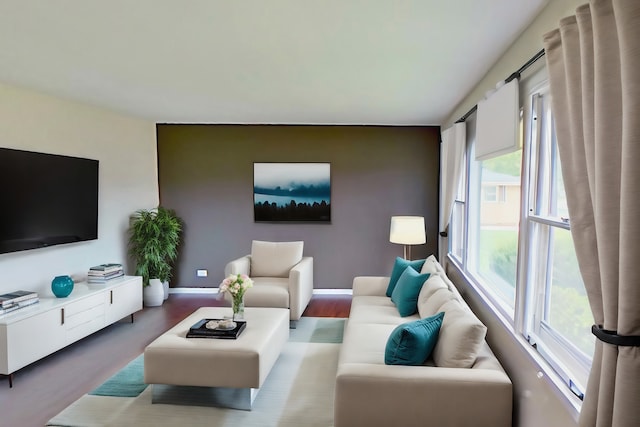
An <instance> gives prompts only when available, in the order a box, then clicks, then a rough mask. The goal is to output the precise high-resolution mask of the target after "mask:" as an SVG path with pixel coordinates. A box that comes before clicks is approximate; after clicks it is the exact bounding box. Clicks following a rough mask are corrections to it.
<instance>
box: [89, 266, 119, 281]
mask: <svg viewBox="0 0 640 427" xmlns="http://www.w3.org/2000/svg"><path fill="white" fill-rule="evenodd" d="M120 276H124V269H123V268H122V264H100V265H96V266H95V267H91V268H90V269H89V273H88V274H87V282H89V283H107V282H108V281H109V280H112V279H115V278H116V277H120Z"/></svg>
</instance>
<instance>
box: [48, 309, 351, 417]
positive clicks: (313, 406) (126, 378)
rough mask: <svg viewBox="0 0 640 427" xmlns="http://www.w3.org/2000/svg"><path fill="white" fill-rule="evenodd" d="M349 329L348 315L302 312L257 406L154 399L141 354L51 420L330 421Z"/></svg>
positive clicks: (257, 401)
mask: <svg viewBox="0 0 640 427" xmlns="http://www.w3.org/2000/svg"><path fill="white" fill-rule="evenodd" d="M343 330H344V319H329V318H315V317H303V318H301V319H300V321H299V322H298V325H297V328H296V329H291V330H290V338H289V341H288V342H287V343H286V344H285V347H284V349H283V351H282V353H281V355H280V357H279V358H278V361H277V362H276V364H275V365H274V367H273V368H272V370H271V372H270V373H269V376H268V377H267V379H266V381H265V383H264V384H263V386H262V388H261V389H260V392H259V393H258V395H257V397H256V399H255V401H254V405H253V409H252V410H251V411H243V410H235V409H223V408H212V407H203V406H180V405H165V404H151V387H147V385H146V384H144V382H143V381H142V370H143V363H144V361H143V357H142V355H141V356H139V357H137V358H136V359H134V360H133V361H131V362H130V363H129V364H127V365H126V366H125V367H124V368H123V369H122V370H121V371H120V372H118V373H116V374H115V375H114V376H113V377H111V378H110V379H109V380H107V381H106V382H105V383H104V384H102V385H101V386H100V387H98V388H96V389H95V390H93V391H92V392H91V393H90V394H87V395H85V396H83V397H81V398H80V399H79V400H77V401H76V402H74V403H73V404H71V406H69V407H68V408H66V409H65V410H63V411H62V412H61V413H60V414H58V415H56V416H55V417H54V418H52V419H51V420H50V421H49V423H48V424H47V425H48V426H64V427H93V426H176V425H182V426H193V427H198V426H221V427H231V426H239V425H242V426H248V427H259V426H260V427H264V426H274V427H275V426H278V427H294V426H295V427H299V426H311V427H316V426H317V427H330V426H332V425H333V396H334V385H335V375H336V370H337V364H338V353H339V348H340V343H341V342H342V333H343Z"/></svg>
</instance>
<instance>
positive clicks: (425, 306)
mask: <svg viewBox="0 0 640 427" xmlns="http://www.w3.org/2000/svg"><path fill="white" fill-rule="evenodd" d="M455 298H456V297H455V295H454V294H453V292H451V291H450V290H449V289H448V288H443V289H437V290H436V291H435V292H434V293H432V294H431V296H430V297H429V298H427V299H426V300H424V301H420V299H418V312H419V313H420V317H429V316H433V315H434V314H436V313H438V312H440V311H442V307H443V306H444V304H445V303H446V302H448V301H451V300H455Z"/></svg>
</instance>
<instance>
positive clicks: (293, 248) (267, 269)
mask: <svg viewBox="0 0 640 427" xmlns="http://www.w3.org/2000/svg"><path fill="white" fill-rule="evenodd" d="M303 247H304V242H262V241H260V240H254V241H253V242H252V243H251V276H264V277H289V271H290V270H291V269H292V268H293V267H294V266H295V265H296V264H298V263H299V262H300V261H301V260H302V251H303Z"/></svg>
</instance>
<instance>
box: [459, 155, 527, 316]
mask: <svg viewBox="0 0 640 427" xmlns="http://www.w3.org/2000/svg"><path fill="white" fill-rule="evenodd" d="M472 151H473V147H472ZM471 157H472V158H473V155H472V156H471ZM521 165H522V149H520V150H518V151H515V152H513V153H509V154H504V155H502V156H499V157H495V158H493V159H489V160H484V161H475V160H472V161H471V162H470V175H469V176H470V179H469V208H468V209H469V215H468V221H469V232H468V235H469V240H468V245H469V254H468V267H469V271H470V272H471V273H472V275H473V277H474V279H476V280H477V281H478V282H479V284H480V285H481V286H482V288H483V289H484V290H485V291H487V296H488V297H489V298H491V299H492V300H493V301H494V303H496V305H498V306H500V307H502V309H503V311H504V314H507V315H508V316H509V317H513V310H514V305H515V290H516V270H517V259H518V233H519V223H520V171H521ZM507 185H509V191H510V196H511V197H510V198H509V199H510V200H511V201H512V202H511V203H497V202H499V201H502V202H505V201H506V199H507V197H506V196H505V195H504V194H502V195H501V194H500V193H501V191H500V190H499V188H500V187H501V188H502V189H503V191H506V190H505V189H506V187H507Z"/></svg>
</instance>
